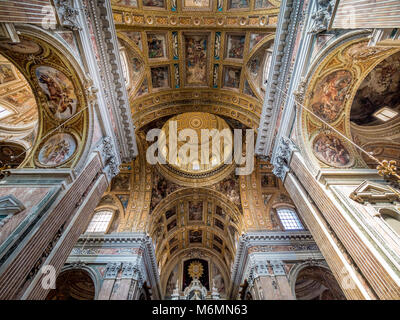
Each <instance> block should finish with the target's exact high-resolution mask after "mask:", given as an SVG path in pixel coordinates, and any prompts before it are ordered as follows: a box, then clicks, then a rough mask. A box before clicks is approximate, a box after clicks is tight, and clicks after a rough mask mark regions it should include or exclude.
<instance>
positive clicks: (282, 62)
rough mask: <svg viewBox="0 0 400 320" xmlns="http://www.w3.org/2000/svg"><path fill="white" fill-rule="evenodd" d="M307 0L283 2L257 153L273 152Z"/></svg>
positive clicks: (265, 154)
mask: <svg viewBox="0 0 400 320" xmlns="http://www.w3.org/2000/svg"><path fill="white" fill-rule="evenodd" d="M302 5H303V1H293V0H287V1H283V2H282V4H281V9H280V13H279V18H278V21H279V25H278V27H277V31H276V37H275V39H276V40H275V43H274V50H273V55H272V64H271V68H270V72H269V76H268V84H267V90H266V93H265V99H264V105H263V109H262V113H261V119H260V125H259V128H258V135H257V142H256V148H255V153H256V155H257V156H261V157H265V156H269V153H270V151H271V150H270V149H271V147H272V143H273V140H274V130H275V127H276V120H277V117H278V114H279V112H278V111H279V110H280V106H281V101H282V98H283V96H282V93H281V91H280V90H279V89H278V88H281V89H283V87H284V84H285V83H286V81H287V76H288V73H289V71H290V64H291V54H292V51H293V48H294V44H295V38H296V37H295V33H296V32H297V26H298V23H299V21H300V20H301V16H302V13H301V10H302Z"/></svg>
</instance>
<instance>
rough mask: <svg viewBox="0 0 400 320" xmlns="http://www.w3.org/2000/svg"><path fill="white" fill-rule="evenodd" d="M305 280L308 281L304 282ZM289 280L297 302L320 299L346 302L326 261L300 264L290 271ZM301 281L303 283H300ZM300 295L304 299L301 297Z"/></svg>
mask: <svg viewBox="0 0 400 320" xmlns="http://www.w3.org/2000/svg"><path fill="white" fill-rule="evenodd" d="M303 278H305V279H306V281H303ZM288 279H289V284H290V286H291V290H292V294H293V297H295V298H296V299H297V300H299V299H300V300H310V299H311V300H314V299H317V298H318V297H319V298H318V300H321V299H323V300H325V299H328V300H331V299H333V300H346V297H345V296H344V294H343V292H342V289H341V288H340V286H339V284H338V282H337V281H336V279H335V278H334V276H333V274H332V272H331V271H330V269H329V267H328V265H327V264H326V262H325V261H323V262H322V261H312V262H310V261H305V262H302V263H298V264H296V265H295V266H294V267H293V268H292V269H291V270H290V272H289V275H288ZM300 281H302V282H301V283H299V282H300ZM296 286H297V288H296ZM327 290H329V293H328V292H327ZM296 291H297V292H296ZM300 294H301V295H302V297H300V296H299V295H300Z"/></svg>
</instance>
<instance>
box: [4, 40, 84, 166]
mask: <svg viewBox="0 0 400 320" xmlns="http://www.w3.org/2000/svg"><path fill="white" fill-rule="evenodd" d="M20 38H21V41H20V42H19V43H11V42H8V41H7V40H4V41H1V42H0V50H1V52H2V56H1V57H0V68H1V70H3V76H2V78H1V79H0V81H1V84H0V111H3V113H4V110H6V111H9V114H8V115H7V116H6V117H4V118H3V119H0V134H1V136H2V137H3V138H4V140H6V141H8V142H13V143H14V144H15V143H16V144H19V145H20V146H22V147H23V148H24V150H26V151H27V152H26V153H25V152H24V154H25V155H26V159H25V160H24V162H23V163H22V164H21V166H25V167H31V168H32V167H51V168H54V167H60V166H63V167H70V166H73V165H74V164H76V162H77V161H78V157H77V155H78V154H80V153H81V151H82V150H83V148H84V147H85V144H84V141H85V139H86V135H87V117H88V113H87V111H84V110H85V109H86V108H85V105H86V98H87V97H86V95H85V94H83V92H86V91H85V90H84V88H83V87H84V85H85V84H86V83H85V84H84V83H83V82H85V79H82V77H80V76H78V75H77V71H76V70H74V68H73V67H72V65H71V62H70V61H68V58H67V56H65V55H64V54H63V53H61V52H60V51H59V50H58V49H55V48H54V47H52V46H51V45H50V44H48V43H47V42H46V41H44V40H42V39H38V38H35V37H31V36H27V35H22V34H21V36H20ZM81 111H83V112H81ZM78 113H79V116H75V115H77V114H78ZM0 117H1V115H0ZM68 120H70V121H69V123H68V126H63V127H60V123H62V122H65V121H68ZM55 128H57V129H58V130H57V132H54V131H55ZM14 133H15V134H14Z"/></svg>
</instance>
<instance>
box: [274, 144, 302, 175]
mask: <svg viewBox="0 0 400 320" xmlns="http://www.w3.org/2000/svg"><path fill="white" fill-rule="evenodd" d="M295 150H297V147H296V145H295V144H294V143H293V142H292V140H290V139H289V138H286V137H281V139H280V141H279V146H278V148H277V152H276V154H275V155H274V158H273V159H272V164H273V166H274V169H273V170H272V173H273V174H275V175H276V176H277V177H278V178H279V179H281V180H282V181H284V180H285V177H286V174H287V172H288V171H289V166H290V160H291V159H292V154H293V151H295Z"/></svg>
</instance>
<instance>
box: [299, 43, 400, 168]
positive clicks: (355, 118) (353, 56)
mask: <svg viewBox="0 0 400 320" xmlns="http://www.w3.org/2000/svg"><path fill="white" fill-rule="evenodd" d="M399 66H400V54H399V52H398V50H396V49H391V48H385V47H368V46H367V41H366V40H365V39H359V40H354V41H351V42H347V43H346V44H345V45H343V46H341V47H338V48H336V49H335V50H334V51H333V52H330V53H329V55H328V56H327V57H326V58H325V59H324V60H322V61H321V63H320V64H319V65H318V67H317V69H316V71H315V72H314V73H313V74H312V75H310V77H309V79H307V81H308V86H307V90H306V92H305V94H304V98H302V99H303V101H300V102H302V103H303V105H305V106H307V105H308V106H310V109H311V110H312V112H313V114H315V116H314V115H313V114H311V113H309V112H306V111H303V112H302V117H301V119H302V120H301V122H299V124H300V123H301V128H299V129H300V130H299V132H303V134H304V135H305V136H304V138H305V141H306V143H305V146H304V148H305V150H307V153H308V154H312V155H314V159H316V160H317V163H318V165H319V166H320V167H333V168H348V167H360V168H362V167H366V166H367V165H371V164H370V162H371V161H370V159H368V160H367V161H365V160H366V159H367V158H368V156H366V155H361V154H360V153H359V150H358V149H355V148H354V147H353V146H352V145H351V144H350V143H349V142H348V141H347V140H346V139H344V138H343V137H342V136H340V134H339V133H341V134H344V135H345V136H347V137H348V138H349V139H354V140H355V141H356V142H357V143H358V144H359V145H361V146H363V145H364V146H365V147H366V148H367V149H368V150H374V151H373V152H374V153H376V154H377V155H378V154H381V155H384V154H387V155H389V154H392V156H393V152H396V151H395V150H398V146H393V143H395V140H394V139H395V136H396V135H397V132H398V128H394V127H393V126H390V128H391V132H389V129H388V128H387V129H388V130H385V129H383V128H381V129H380V130H378V131H376V130H375V129H373V128H372V129H371V130H372V131H371V130H367V129H363V128H364V127H368V126H370V127H371V126H372V125H377V124H382V123H383V121H380V120H378V119H377V118H375V116H373V113H374V112H376V111H377V110H379V109H381V108H383V107H389V108H390V109H393V110H395V111H397V110H399V106H400V105H399V103H400V96H399V92H400V90H399V89H400V88H399V85H400V75H399V74H398V72H395V70H398V68H399ZM304 83H306V81H304ZM323 122H325V123H328V124H329V125H330V126H332V127H333V128H335V130H337V131H336V132H335V130H333V129H331V128H329V127H328V126H327V125H326V124H324V123H323ZM387 125H390V123H388V124H387ZM374 130H375V132H373V131H374ZM367 137H368V138H372V140H374V142H373V143H372V144H370V145H368V146H367V140H368V139H367ZM379 139H380V140H379ZM298 140H299V143H302V142H301V141H302V139H298ZM378 140H379V141H378ZM389 140H390V142H389ZM396 143H397V142H396ZM379 144H380V145H381V146H386V147H385V148H386V149H387V150H386V151H384V150H383V149H382V148H381V149H382V150H380V151H379V152H378V150H377V149H376V147H377V146H379ZM388 144H392V147H389V146H388ZM371 152H372V151H371ZM375 165H376V164H375Z"/></svg>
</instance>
